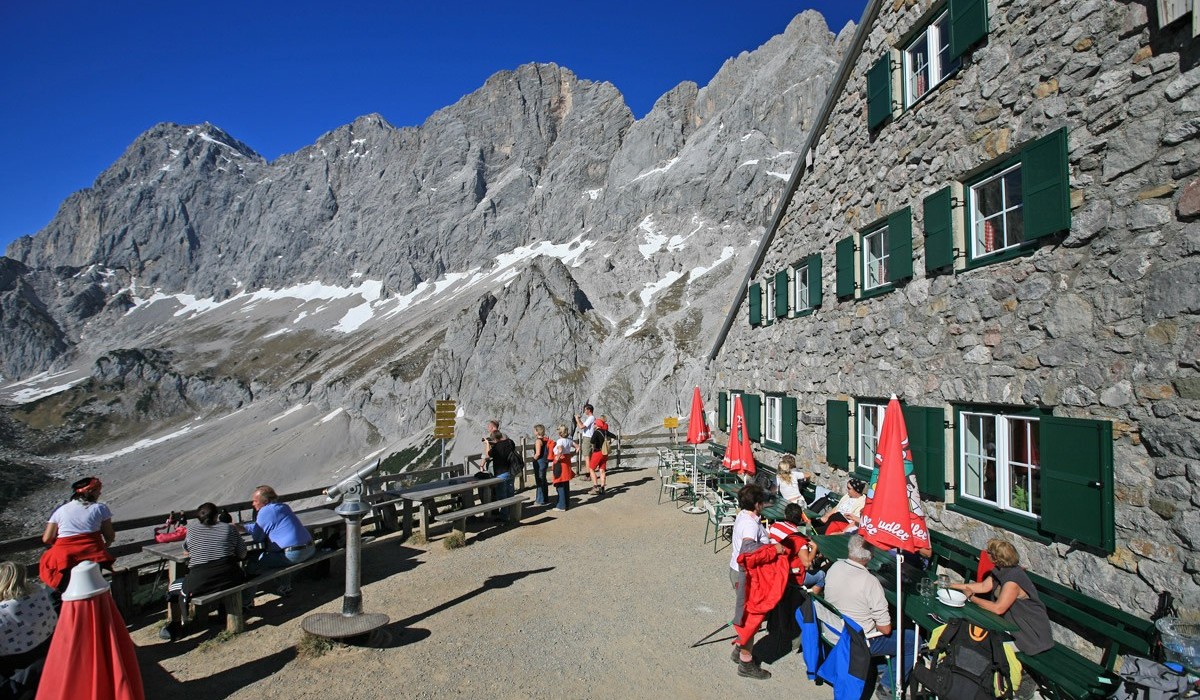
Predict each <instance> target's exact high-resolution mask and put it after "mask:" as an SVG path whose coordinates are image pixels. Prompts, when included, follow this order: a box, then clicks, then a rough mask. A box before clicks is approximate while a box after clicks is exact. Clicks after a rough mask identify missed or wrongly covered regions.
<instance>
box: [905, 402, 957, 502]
mask: <svg viewBox="0 0 1200 700" xmlns="http://www.w3.org/2000/svg"><path fill="white" fill-rule="evenodd" d="M901 411H902V412H903V413H904V423H905V426H906V427H907V428H908V446H909V449H911V450H912V453H913V469H914V470H915V473H916V475H917V486H919V487H920V489H921V493H922V494H923V495H924V496H925V497H926V498H928V499H930V500H933V501H944V500H945V499H946V440H945V429H946V427H945V426H946V414H945V411H944V410H943V409H941V408H926V407H924V406H903V407H902V408H901Z"/></svg>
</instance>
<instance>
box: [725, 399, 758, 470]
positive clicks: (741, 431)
mask: <svg viewBox="0 0 1200 700" xmlns="http://www.w3.org/2000/svg"><path fill="white" fill-rule="evenodd" d="M721 464H722V465H724V467H725V468H726V469H728V470H729V471H731V472H733V473H734V474H748V475H751V476H753V475H754V472H755V471H757V468H756V467H755V464H754V450H753V449H752V448H751V447H750V432H749V431H747V430H746V413H745V411H743V410H742V397H741V396H735V397H733V423H732V427H731V429H730V431H729V444H728V445H727V446H726V447H725V459H724V460H722V462H721Z"/></svg>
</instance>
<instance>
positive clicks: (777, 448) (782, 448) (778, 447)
mask: <svg viewBox="0 0 1200 700" xmlns="http://www.w3.org/2000/svg"><path fill="white" fill-rule="evenodd" d="M762 447H763V449H767V450H771V451H772V452H779V453H780V454H789V453H791V450H789V449H788V448H787V446H786V445H784V444H783V443H782V442H774V441H772V440H763V441H762Z"/></svg>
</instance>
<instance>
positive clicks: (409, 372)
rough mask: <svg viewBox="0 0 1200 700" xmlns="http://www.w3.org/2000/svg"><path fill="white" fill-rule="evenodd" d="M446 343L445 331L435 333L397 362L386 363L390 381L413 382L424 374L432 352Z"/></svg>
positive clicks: (431, 357)
mask: <svg viewBox="0 0 1200 700" xmlns="http://www.w3.org/2000/svg"><path fill="white" fill-rule="evenodd" d="M445 342H446V331H444V330H443V331H440V332H439V333H436V334H435V335H434V336H433V337H432V338H430V339H429V340H427V341H425V343H424V344H422V345H421V347H419V348H417V349H416V350H414V351H412V352H410V353H408V354H407V355H405V356H404V357H401V358H400V359H399V360H395V361H394V362H390V363H388V366H387V370H388V374H390V375H391V377H392V379H398V380H400V381H403V382H415V381H417V380H418V379H420V378H421V375H423V374H425V368H426V367H428V366H429V362H430V361H431V360H432V359H433V354H434V352H436V351H437V349H438V348H440V347H442V344H443V343H445Z"/></svg>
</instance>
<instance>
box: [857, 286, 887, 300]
mask: <svg viewBox="0 0 1200 700" xmlns="http://www.w3.org/2000/svg"><path fill="white" fill-rule="evenodd" d="M895 288H896V283H895V282H888V283H887V284H881V285H879V286H878V287H872V288H870V289H867V290H864V291H862V292H859V295H858V298H859V300H862V299H870V298H872V297H878V296H883V295H884V294H887V293H888V292H890V291H892V290H893V289H895Z"/></svg>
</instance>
